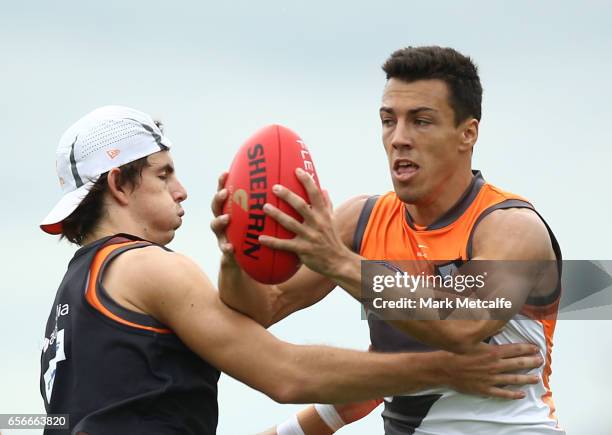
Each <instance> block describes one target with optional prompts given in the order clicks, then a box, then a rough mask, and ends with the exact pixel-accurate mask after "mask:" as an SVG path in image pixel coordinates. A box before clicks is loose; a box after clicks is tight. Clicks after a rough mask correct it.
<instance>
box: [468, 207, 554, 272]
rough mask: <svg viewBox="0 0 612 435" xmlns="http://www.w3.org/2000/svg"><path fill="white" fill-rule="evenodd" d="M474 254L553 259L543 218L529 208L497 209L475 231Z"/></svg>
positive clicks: (503, 258)
mask: <svg viewBox="0 0 612 435" xmlns="http://www.w3.org/2000/svg"><path fill="white" fill-rule="evenodd" d="M473 252H474V257H478V258H481V259H490V260H554V258H555V254H554V250H553V247H552V242H551V240H550V235H549V233H548V229H547V228H546V225H545V224H544V222H543V221H542V219H541V218H540V217H539V216H538V215H537V213H535V212H534V211H533V210H530V209H528V208H508V209H501V210H495V211H494V212H492V213H490V214H489V215H487V216H486V217H485V218H483V220H482V222H480V224H478V226H477V227H476V230H475V232H474V239H473Z"/></svg>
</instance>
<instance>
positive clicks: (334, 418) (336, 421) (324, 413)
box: [315, 403, 346, 432]
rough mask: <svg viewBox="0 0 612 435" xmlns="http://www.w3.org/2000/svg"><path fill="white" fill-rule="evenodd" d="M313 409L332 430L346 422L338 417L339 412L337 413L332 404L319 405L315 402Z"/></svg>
mask: <svg viewBox="0 0 612 435" xmlns="http://www.w3.org/2000/svg"><path fill="white" fill-rule="evenodd" d="M315 409H316V410H317V412H318V413H319V416H320V417H321V420H323V421H324V422H325V424H326V425H327V426H329V428H330V429H331V430H333V431H334V432H335V431H337V430H339V429H340V428H341V427H342V426H344V425H345V424H346V423H344V421H343V420H342V417H340V414H338V411H337V410H336V407H335V406H334V405H321V404H320V403H316V404H315Z"/></svg>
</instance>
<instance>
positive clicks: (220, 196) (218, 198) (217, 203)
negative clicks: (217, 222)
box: [210, 189, 227, 216]
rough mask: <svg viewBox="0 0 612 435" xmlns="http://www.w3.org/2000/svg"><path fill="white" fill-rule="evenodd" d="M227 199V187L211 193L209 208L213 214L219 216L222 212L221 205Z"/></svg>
mask: <svg viewBox="0 0 612 435" xmlns="http://www.w3.org/2000/svg"><path fill="white" fill-rule="evenodd" d="M226 200H227V189H221V190H219V191H218V192H217V193H215V194H214V195H213V200H212V202H211V204H210V209H211V210H212V212H213V215H214V216H219V215H220V214H221V213H223V205H224V204H225V201H226Z"/></svg>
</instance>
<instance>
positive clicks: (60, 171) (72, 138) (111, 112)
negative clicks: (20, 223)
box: [40, 106, 172, 234]
mask: <svg viewBox="0 0 612 435" xmlns="http://www.w3.org/2000/svg"><path fill="white" fill-rule="evenodd" d="M171 146H172V143H171V142H170V141H169V140H168V138H167V137H165V136H164V134H163V133H162V131H161V130H160V129H159V127H158V126H157V125H156V124H155V122H154V121H153V119H152V118H151V117H150V116H149V115H147V114H146V113H143V112H140V111H138V110H135V109H130V108H129V107H123V106H105V107H100V108H99V109H96V110H94V111H93V112H91V113H89V114H87V115H85V116H84V117H83V118H81V119H79V120H78V121H77V122H76V123H74V124H73V125H72V126H71V127H70V128H68V130H66V132H65V133H64V134H63V135H62V138H61V139H60V141H59V145H58V147H57V160H56V169H57V176H58V177H59V182H60V185H61V187H62V192H63V196H62V198H61V199H60V200H59V202H58V203H57V204H56V205H55V207H53V209H52V210H51V212H50V213H49V214H48V215H47V217H46V218H45V219H44V220H43V221H42V222H41V224H40V228H41V229H42V230H43V231H45V232H47V233H49V234H60V233H61V232H62V221H63V220H64V219H66V218H67V217H68V216H70V214H71V213H72V212H73V211H74V210H76V208H77V207H78V206H79V204H80V203H81V201H82V200H83V198H85V196H87V193H88V192H89V190H90V189H91V187H92V186H93V185H94V184H95V182H96V181H97V180H98V178H100V175H102V174H104V173H105V172H108V171H110V170H111V169H112V168H117V167H119V166H122V165H125V164H127V163H130V162H133V161H135V160H138V159H140V158H143V157H146V156H148V155H150V154H153V153H156V152H158V151H161V150H164V149H166V148H170V147H171Z"/></svg>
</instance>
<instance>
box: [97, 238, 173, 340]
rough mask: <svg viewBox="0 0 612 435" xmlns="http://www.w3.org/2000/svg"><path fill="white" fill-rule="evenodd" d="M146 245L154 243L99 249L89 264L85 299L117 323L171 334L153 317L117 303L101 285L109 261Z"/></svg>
mask: <svg viewBox="0 0 612 435" xmlns="http://www.w3.org/2000/svg"><path fill="white" fill-rule="evenodd" d="M147 246H155V245H153V244H151V243H149V242H143V241H133V242H127V243H119V244H114V245H108V246H105V247H103V248H102V249H100V251H98V253H97V254H96V256H95V257H94V261H92V263H91V266H90V272H89V277H88V284H87V289H86V293H85V299H86V301H87V303H88V304H89V305H90V306H91V307H92V308H94V309H95V310H96V311H98V312H99V313H100V314H102V315H104V316H105V317H107V318H109V319H111V320H113V321H115V322H117V323H120V324H122V325H126V326H130V327H133V328H137V329H140V330H147V331H151V332H155V333H158V334H171V333H172V331H171V330H170V329H168V328H167V327H166V326H165V325H163V324H162V323H160V322H158V321H157V320H156V319H154V318H153V317H151V316H149V315H147V314H143V313H138V312H136V311H132V310H130V309H128V308H125V307H124V306H122V305H120V304H119V303H117V302H116V301H115V300H114V299H113V298H112V297H111V296H110V295H109V294H108V292H107V291H106V289H105V288H104V286H103V285H102V277H103V276H104V271H105V269H106V267H107V266H108V265H109V264H110V262H111V261H113V260H114V259H115V258H117V256H119V255H120V254H122V253H124V252H126V251H129V250H130V249H137V248H144V247H147Z"/></svg>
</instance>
